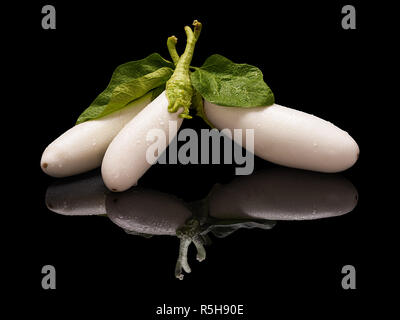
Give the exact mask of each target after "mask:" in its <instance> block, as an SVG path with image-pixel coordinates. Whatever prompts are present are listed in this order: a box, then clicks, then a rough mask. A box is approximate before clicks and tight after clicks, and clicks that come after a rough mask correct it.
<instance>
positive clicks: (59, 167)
mask: <svg viewBox="0 0 400 320" xmlns="http://www.w3.org/2000/svg"><path fill="white" fill-rule="evenodd" d="M150 101H151V94H147V95H145V96H143V97H142V98H140V99H138V100H136V101H134V102H132V103H130V104H129V105H128V106H126V107H125V108H123V109H121V110H120V111H116V112H114V113H111V114H109V115H107V116H105V117H103V118H100V119H96V120H91V121H86V122H83V123H81V124H78V125H76V126H74V127H72V128H71V129H69V130H68V131H66V132H65V133H64V134H62V135H61V136H60V137H58V138H57V139H56V140H54V141H53V142H52V143H51V144H50V145H49V146H48V147H47V148H46V149H45V150H44V152H43V155H42V159H41V162H40V164H41V167H42V170H43V171H44V172H45V173H47V174H48V175H50V176H53V177H66V176H71V175H75V174H79V173H82V172H85V171H89V170H92V169H94V168H97V167H99V166H100V165H101V161H102V159H103V156H104V153H105V152H106V149H107V147H108V145H109V144H110V142H111V141H112V139H113V138H114V137H115V136H116V135H117V133H118V132H119V131H120V130H121V129H122V128H123V127H124V126H125V125H126V124H127V123H128V122H129V121H130V120H131V119H132V118H133V117H135V116H136V115H137V114H138V113H139V112H140V111H141V110H142V109H143V108H144V107H145V106H146V105H148V104H149V103H150Z"/></svg>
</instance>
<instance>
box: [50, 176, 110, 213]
mask: <svg viewBox="0 0 400 320" xmlns="http://www.w3.org/2000/svg"><path fill="white" fill-rule="evenodd" d="M106 193H107V188H106V187H105V186H104V183H103V180H102V179H101V175H100V174H99V173H98V172H91V173H89V174H85V175H81V176H77V177H73V178H66V179H64V180H62V181H57V182H56V183H54V184H52V185H51V186H50V187H48V188H47V191H46V206H47V208H49V210H51V211H54V212H56V213H59V214H63V215H71V216H75V215H76V216H80V215H103V214H105V213H106V210H105V194H106Z"/></svg>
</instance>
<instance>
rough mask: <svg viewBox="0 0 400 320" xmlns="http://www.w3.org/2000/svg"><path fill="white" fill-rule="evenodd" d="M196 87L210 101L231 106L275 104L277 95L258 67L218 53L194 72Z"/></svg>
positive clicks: (194, 85)
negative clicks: (235, 60) (232, 59)
mask: <svg viewBox="0 0 400 320" xmlns="http://www.w3.org/2000/svg"><path fill="white" fill-rule="evenodd" d="M191 80H192V85H193V87H194V88H195V89H196V90H197V91H198V92H199V93H200V94H201V95H202V97H203V98H205V99H206V100H208V101H210V102H212V103H215V104H218V105H221V106H227V107H243V108H249V107H260V106H269V105H272V104H273V103H274V101H275V99H274V94H273V93H272V91H271V89H270V88H269V87H268V85H267V84H266V83H265V82H264V80H263V74H262V72H261V70H260V69H258V68H257V67H254V66H251V65H248V64H237V63H234V62H232V61H231V60H229V59H227V58H225V57H223V56H221V55H218V54H214V55H212V56H210V57H209V58H208V59H207V60H206V61H205V62H204V64H203V65H202V66H201V67H200V68H196V70H195V71H194V72H193V73H192V74H191Z"/></svg>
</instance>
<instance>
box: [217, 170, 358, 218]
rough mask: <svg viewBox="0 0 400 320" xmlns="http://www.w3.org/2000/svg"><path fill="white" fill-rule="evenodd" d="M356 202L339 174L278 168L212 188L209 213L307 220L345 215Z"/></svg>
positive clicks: (352, 188) (356, 198)
mask: <svg viewBox="0 0 400 320" xmlns="http://www.w3.org/2000/svg"><path fill="white" fill-rule="evenodd" d="M357 200H358V194H357V190H356V189H355V187H354V186H353V185H352V184H351V183H350V182H349V181H348V180H347V179H345V178H344V177H343V176H341V175H339V174H323V173H316V172H307V171H303V170H296V169H286V168H277V169H272V170H265V171H260V172H256V173H254V174H253V175H251V176H241V177H238V178H236V179H234V180H233V181H232V182H231V183H229V184H227V185H223V186H218V187H216V188H214V190H213V191H212V192H211V194H210V198H209V201H210V202H209V206H210V207H209V208H210V210H209V212H210V215H211V216H212V217H215V218H219V219H232V218H236V219H241V218H244V219H249V218H253V219H267V220H310V219H320V218H325V217H333V216H339V215H342V214H345V213H348V212H350V211H352V210H353V209H354V207H355V206H356V204H357Z"/></svg>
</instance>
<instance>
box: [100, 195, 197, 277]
mask: <svg viewBox="0 0 400 320" xmlns="http://www.w3.org/2000/svg"><path fill="white" fill-rule="evenodd" d="M106 210H107V215H108V217H109V218H110V219H111V221H113V222H114V223H115V224H117V225H118V226H119V227H121V228H123V229H124V230H125V231H126V232H127V233H131V234H140V235H172V236H178V237H179V238H180V247H179V257H178V260H177V263H176V268H175V276H176V277H177V278H179V279H183V273H182V269H184V270H185V271H186V272H188V273H189V272H191V269H190V267H189V264H188V261H187V252H188V248H189V245H190V244H191V243H192V242H193V243H194V244H195V245H196V248H197V259H198V260H199V261H202V260H204V258H205V250H204V247H203V243H202V242H201V241H200V240H199V238H198V232H199V229H198V228H199V222H198V220H196V219H190V218H191V217H192V212H191V211H190V210H189V208H188V207H187V206H185V204H184V202H183V201H181V200H179V199H178V198H176V197H174V196H172V195H169V194H166V193H162V192H158V191H155V190H151V189H143V188H131V189H129V190H128V191H125V192H122V193H109V194H108V195H107V199H106Z"/></svg>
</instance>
